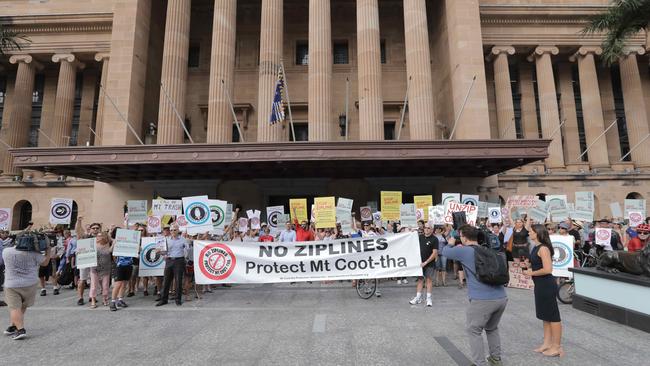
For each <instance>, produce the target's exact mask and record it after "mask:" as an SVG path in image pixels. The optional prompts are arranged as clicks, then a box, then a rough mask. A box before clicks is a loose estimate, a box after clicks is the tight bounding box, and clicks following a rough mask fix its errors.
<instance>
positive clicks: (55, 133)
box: [50, 53, 84, 147]
mask: <svg viewBox="0 0 650 366" xmlns="http://www.w3.org/2000/svg"><path fill="white" fill-rule="evenodd" d="M52 62H58V63H60V64H61V66H60V67H59V81H58V82H57V84H56V101H55V102H54V120H53V121H52V128H51V129H50V138H51V139H52V141H53V142H54V144H55V145H56V146H55V147H65V146H68V145H69V144H70V133H71V132H72V114H73V112H74V97H75V86H76V81H77V70H78V69H83V68H84V64H82V63H80V62H78V61H77V60H76V57H75V55H73V54H70V53H66V54H56V55H54V56H52Z"/></svg>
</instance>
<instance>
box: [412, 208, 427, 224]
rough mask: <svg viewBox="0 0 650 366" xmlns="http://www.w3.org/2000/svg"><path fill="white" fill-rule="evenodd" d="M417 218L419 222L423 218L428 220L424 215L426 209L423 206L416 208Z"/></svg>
mask: <svg viewBox="0 0 650 366" xmlns="http://www.w3.org/2000/svg"><path fill="white" fill-rule="evenodd" d="M427 216H428V211H427ZM415 219H416V220H417V221H418V222H419V221H420V220H422V221H428V220H427V219H426V218H425V217H424V209H423V208H418V209H417V210H415Z"/></svg>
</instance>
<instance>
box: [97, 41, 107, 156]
mask: <svg viewBox="0 0 650 366" xmlns="http://www.w3.org/2000/svg"><path fill="white" fill-rule="evenodd" d="M95 61H97V62H101V63H102V76H101V79H100V80H101V81H100V83H101V84H100V85H101V86H102V87H101V88H99V97H98V98H97V114H96V116H95V142H94V144H93V145H95V146H99V145H103V142H102V132H103V131H104V108H105V106H106V95H105V93H104V88H106V82H107V80H108V66H109V62H110V54H109V53H106V52H100V53H97V54H95Z"/></svg>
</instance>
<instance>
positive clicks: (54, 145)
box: [37, 128, 59, 147]
mask: <svg viewBox="0 0 650 366" xmlns="http://www.w3.org/2000/svg"><path fill="white" fill-rule="evenodd" d="M37 130H38V132H40V133H41V134H43V136H45V138H46V139H47V141H49V142H50V143H52V146H53V147H59V145H57V144H56V142H54V140H52V139H51V138H50V136H48V135H46V134H45V132H43V130H41V129H40V128H38V129H37Z"/></svg>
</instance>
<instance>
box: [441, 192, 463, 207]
mask: <svg viewBox="0 0 650 366" xmlns="http://www.w3.org/2000/svg"><path fill="white" fill-rule="evenodd" d="M449 202H456V203H460V193H443V194H442V197H441V201H440V204H441V205H442V206H446V205H447V203H449Z"/></svg>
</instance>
